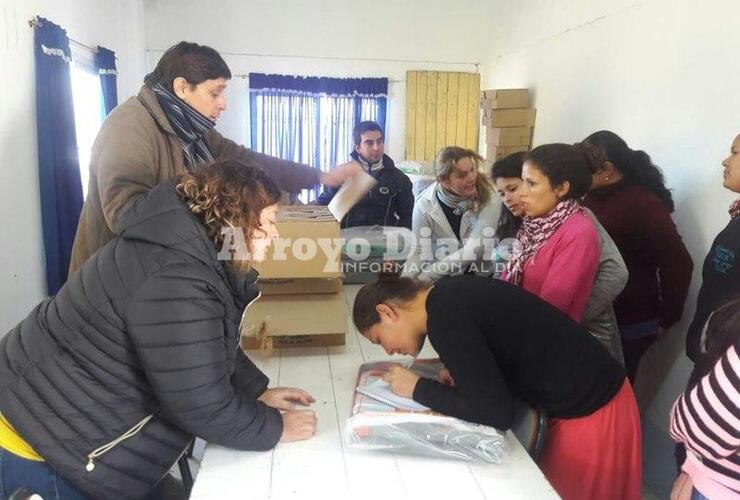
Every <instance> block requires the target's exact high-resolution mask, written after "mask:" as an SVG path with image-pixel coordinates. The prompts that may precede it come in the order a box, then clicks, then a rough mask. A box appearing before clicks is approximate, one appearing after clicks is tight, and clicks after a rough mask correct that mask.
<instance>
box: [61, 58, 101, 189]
mask: <svg viewBox="0 0 740 500" xmlns="http://www.w3.org/2000/svg"><path fill="white" fill-rule="evenodd" d="M93 57H94V53H93V52H92V51H90V50H88V49H79V50H73V51H72V64H70V68H69V69H70V76H71V79H72V99H73V101H74V110H75V131H76V133H77V154H78V157H79V161H80V179H81V181H82V194H83V196H84V197H85V198H86V197H87V185H88V178H89V174H90V155H91V151H92V146H93V142H94V141H95V137H96V136H97V135H98V131H99V130H100V126H101V125H102V123H103V120H104V119H105V106H104V101H103V90H102V88H101V86H100V76H99V71H98V69H97V67H96V66H95V64H94V62H93Z"/></svg>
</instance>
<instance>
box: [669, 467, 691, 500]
mask: <svg viewBox="0 0 740 500" xmlns="http://www.w3.org/2000/svg"><path fill="white" fill-rule="evenodd" d="M693 489H694V481H692V480H691V476H689V475H688V474H686V473H685V472H682V473H681V474H679V475H678V477H677V478H676V482H674V483H673V489H672V490H671V500H689V499H690V498H691V492H692V491H693Z"/></svg>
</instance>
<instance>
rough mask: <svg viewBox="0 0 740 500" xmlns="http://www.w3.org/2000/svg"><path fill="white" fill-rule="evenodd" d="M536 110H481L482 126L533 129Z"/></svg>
mask: <svg viewBox="0 0 740 500" xmlns="http://www.w3.org/2000/svg"><path fill="white" fill-rule="evenodd" d="M536 114H537V110H535V109H534V108H530V109H486V110H483V120H482V123H483V125H485V126H487V127H534V120H535V116H536Z"/></svg>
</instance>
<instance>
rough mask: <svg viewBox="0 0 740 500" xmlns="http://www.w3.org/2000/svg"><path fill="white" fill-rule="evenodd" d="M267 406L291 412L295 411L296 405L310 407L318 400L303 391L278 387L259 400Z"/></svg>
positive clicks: (265, 393)
mask: <svg viewBox="0 0 740 500" xmlns="http://www.w3.org/2000/svg"><path fill="white" fill-rule="evenodd" d="M257 399H259V400H260V401H262V402H263V403H265V404H266V405H267V406H272V407H273V408H277V409H278V410H283V411H290V410H294V409H295V405H296V404H299V405H302V406H308V405H310V404H311V403H314V402H316V400H315V399H314V398H313V397H312V396H311V395H310V394H309V393H307V392H306V391H304V390H303V389H295V388H293V387H276V388H275V389H267V390H266V391H265V392H263V393H262V395H261V396H260V397H259V398H257Z"/></svg>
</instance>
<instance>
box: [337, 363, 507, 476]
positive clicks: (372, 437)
mask: <svg viewBox="0 0 740 500" xmlns="http://www.w3.org/2000/svg"><path fill="white" fill-rule="evenodd" d="M393 364H395V363H392V362H388V361H381V362H375V363H365V364H363V365H362V366H361V367H360V371H359V374H358V376H357V387H364V386H366V385H369V384H373V383H374V382H375V381H376V380H377V379H378V378H380V377H382V375H383V373H384V372H385V371H386V370H387V369H388V368H389V367H390V366H392V365H393ZM441 368H443V366H442V364H441V363H439V361H438V360H417V361H416V362H415V363H414V365H412V366H411V368H410V369H411V370H412V371H414V372H416V373H418V374H419V375H421V376H426V377H430V378H432V377H435V376H436V373H437V371H438V370H439V369H441ZM345 440H346V442H347V444H348V446H349V447H350V448H356V449H364V450H386V451H393V452H401V453H408V454H413V455H423V456H429V457H438V458H456V459H461V460H469V461H477V462H484V463H501V462H503V461H504V460H505V459H506V457H507V455H508V444H507V442H506V437H505V435H504V434H503V433H501V432H500V431H498V430H496V429H494V428H493V427H488V426H485V425H480V424H473V423H470V422H465V421H464V420H460V419H457V418H454V417H448V416H446V415H440V414H438V413H434V412H432V411H429V410H427V411H408V410H399V409H397V408H395V407H393V406H390V405H388V404H385V403H382V402H380V401H378V400H375V399H373V398H371V397H369V396H366V395H364V394H360V393H359V392H357V391H355V396H354V399H353V404H352V411H351V415H350V417H349V419H348V420H347V425H346V426H345Z"/></svg>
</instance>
